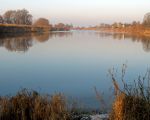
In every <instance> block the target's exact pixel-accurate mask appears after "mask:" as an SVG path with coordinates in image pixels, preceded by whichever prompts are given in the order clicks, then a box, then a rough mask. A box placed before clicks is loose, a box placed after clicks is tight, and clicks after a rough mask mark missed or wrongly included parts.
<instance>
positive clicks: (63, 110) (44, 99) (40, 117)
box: [0, 89, 69, 120]
mask: <svg viewBox="0 0 150 120" xmlns="http://www.w3.org/2000/svg"><path fill="white" fill-rule="evenodd" d="M66 106H67V105H66V100H65V97H64V96H63V95H62V94H56V95H53V96H49V95H45V96H41V95H39V94H38V93H37V92H34V91H28V90H26V89H24V90H22V91H21V92H18V93H17V95H16V96H14V97H1V98H0V120H67V119H69V112H68V111H67V107H66Z"/></svg>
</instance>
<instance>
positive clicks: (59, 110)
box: [0, 65, 150, 120]
mask: <svg viewBox="0 0 150 120" xmlns="http://www.w3.org/2000/svg"><path fill="white" fill-rule="evenodd" d="M125 69H126V65H123V69H122V74H121V81H122V83H123V85H124V87H123V89H121V88H120V87H119V85H118V83H117V79H116V78H117V77H116V76H115V73H114V69H113V70H110V71H109V73H110V75H111V79H112V81H113V84H114V88H115V89H114V90H115V91H114V95H115V98H114V102H113V104H112V110H111V112H110V114H109V120H150V71H148V72H147V73H146V74H145V76H144V77H141V76H139V77H138V79H137V80H136V81H134V84H132V85H128V84H126V82H125V79H124V76H125V71H126V70H125ZM75 107H76V106H71V107H70V106H69V104H68V103H67V100H66V98H65V96H64V95H62V94H55V95H52V96H50V95H40V94H39V93H37V92H35V91H29V90H26V89H23V90H21V91H20V92H18V93H17V94H16V95H15V96H11V97H10V96H5V97H0V120H81V119H83V116H81V115H83V114H91V113H86V112H83V111H82V112H81V111H80V109H76V108H75ZM84 120H91V119H90V117H85V118H84Z"/></svg>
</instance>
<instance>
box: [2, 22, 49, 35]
mask: <svg viewBox="0 0 150 120" xmlns="http://www.w3.org/2000/svg"><path fill="white" fill-rule="evenodd" d="M51 30H52V28H51V27H49V26H48V27H46V26H32V25H16V24H0V33H27V32H47V31H51Z"/></svg>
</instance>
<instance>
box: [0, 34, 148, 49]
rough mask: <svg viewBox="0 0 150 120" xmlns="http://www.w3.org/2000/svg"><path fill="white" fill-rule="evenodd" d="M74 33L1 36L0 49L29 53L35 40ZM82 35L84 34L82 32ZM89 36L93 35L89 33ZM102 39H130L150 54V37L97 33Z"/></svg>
mask: <svg viewBox="0 0 150 120" xmlns="http://www.w3.org/2000/svg"><path fill="white" fill-rule="evenodd" d="M72 34H73V33H72V32H51V33H49V32H47V33H26V34H1V35H0V47H5V48H6V49H7V50H8V51H12V52H27V51H28V50H29V48H30V47H32V46H33V45H34V43H35V42H34V40H35V41H37V42H40V43H43V42H46V41H48V40H50V39H52V38H54V37H68V36H71V35H72ZM82 34H84V33H83V32H82ZM88 34H92V32H89V33H88ZM96 35H98V36H99V37H100V38H104V37H105V38H106V37H111V38H113V40H125V39H129V40H132V41H133V42H140V43H142V46H143V50H144V51H145V52H150V36H142V35H138V34H125V33H107V32H106V33H105V32H96Z"/></svg>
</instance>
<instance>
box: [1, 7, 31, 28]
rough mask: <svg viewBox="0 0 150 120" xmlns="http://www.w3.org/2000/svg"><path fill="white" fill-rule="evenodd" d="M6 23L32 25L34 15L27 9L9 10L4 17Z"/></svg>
mask: <svg viewBox="0 0 150 120" xmlns="http://www.w3.org/2000/svg"><path fill="white" fill-rule="evenodd" d="M3 17H4V21H5V23H8V24H22V25H31V24H32V15H31V14H29V12H28V11H27V10H26V9H22V10H17V11H15V10H9V11H7V12H5V14H4V15H3Z"/></svg>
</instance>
